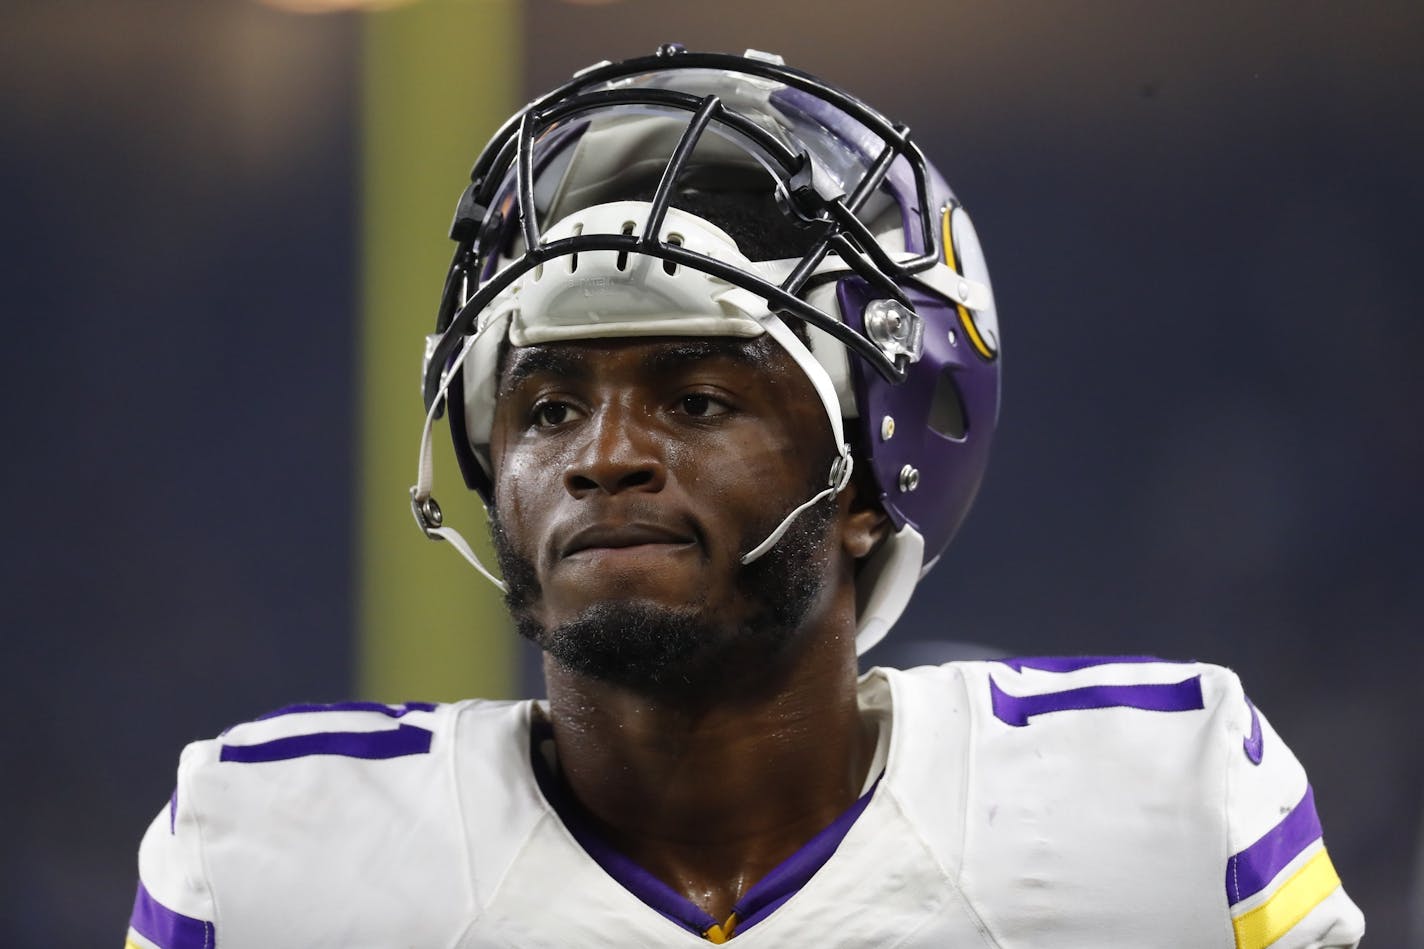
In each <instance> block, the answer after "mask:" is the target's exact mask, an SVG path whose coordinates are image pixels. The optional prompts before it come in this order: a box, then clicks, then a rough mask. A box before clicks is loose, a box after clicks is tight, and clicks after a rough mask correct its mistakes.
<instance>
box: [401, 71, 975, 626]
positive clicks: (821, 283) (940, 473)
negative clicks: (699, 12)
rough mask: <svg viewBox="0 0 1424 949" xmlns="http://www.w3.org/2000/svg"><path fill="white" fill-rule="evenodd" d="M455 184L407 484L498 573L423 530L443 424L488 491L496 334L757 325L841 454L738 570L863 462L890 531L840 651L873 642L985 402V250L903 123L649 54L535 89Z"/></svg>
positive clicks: (961, 511) (834, 100)
mask: <svg viewBox="0 0 1424 949" xmlns="http://www.w3.org/2000/svg"><path fill="white" fill-rule="evenodd" d="M470 177H471V182H470V185H469V186H468V187H467V188H465V190H464V193H463V194H461V196H460V199H459V202H458V205H457V207H456V211H455V217H454V222H453V224H452V226H451V229H450V236H451V238H452V239H453V240H454V241H455V244H456V250H455V255H454V259H453V261H452V263H451V266H450V270H449V275H448V277H447V279H446V282H445V289H444V294H443V296H442V299H441V303H440V309H439V314H438V317H437V320H436V327H435V329H436V332H435V333H434V334H433V335H431V336H430V337H428V338H427V341H426V348H425V367H424V378H423V395H424V401H425V405H426V409H427V415H426V424H425V431H424V433H423V437H422V442H421V460H420V471H419V478H418V481H417V483H416V485H415V486H414V487H413V488H412V489H411V497H412V509H413V511H414V514H415V518H416V522H417V524H418V525H419V526H420V528H421V529H422V530H423V531H424V532H425V533H426V535H427V536H429V537H432V538H439V539H444V540H447V541H450V542H451V543H452V544H453V545H454V546H455V547H456V548H457V549H459V550H460V552H461V553H462V554H463V555H464V556H465V557H466V559H468V560H469V561H470V562H471V563H472V564H474V565H475V566H476V568H477V569H479V570H480V572H481V573H484V574H485V575H486V576H488V577H489V578H490V579H491V580H492V581H494V582H496V583H499V581H498V580H497V579H496V578H495V577H494V576H492V575H491V574H490V573H489V572H488V571H487V570H486V569H485V568H484V567H483V566H482V565H481V564H480V563H479V560H478V558H477V557H475V555H474V554H473V553H472V552H471V551H470V548H469V546H468V545H467V544H466V543H465V542H464V540H463V539H462V538H461V537H460V535H459V534H458V533H457V532H456V531H454V530H453V529H452V528H450V527H449V526H448V525H445V524H444V523H443V519H442V515H441V512H440V508H439V505H438V504H436V502H435V500H434V498H433V497H432V494H431V492H432V490H433V469H432V461H431V449H430V439H431V432H432V426H433V425H434V423H435V422H436V420H437V419H438V418H440V417H441V416H442V415H445V416H446V417H447V418H448V420H449V427H450V432H451V435H452V437H453V440H454V448H455V455H456V458H457V459H458V461H459V464H460V467H461V470H462V472H463V474H464V478H465V482H466V484H467V485H468V486H469V487H471V488H473V489H474V490H475V491H478V492H479V493H480V495H481V497H482V498H483V500H484V501H485V503H486V504H492V503H494V500H495V499H494V497H493V494H492V492H493V487H492V477H491V475H492V472H491V469H490V460H489V453H488V443H489V437H490V425H491V418H492V413H493V406H494V385H495V379H494V377H495V369H496V361H497V359H498V355H499V350H500V347H501V346H502V345H504V344H505V343H506V342H507V343H508V344H510V345H514V346H523V345H532V344H536V343H547V342H552V341H558V340H573V339H587V338H594V337H611V336H678V335H692V336H711V335H733V336H743V337H752V336H757V335H760V334H763V333H766V334H770V335H771V336H772V338H773V339H774V340H775V341H776V342H777V343H779V344H780V345H781V346H782V347H784V348H785V350H786V351H787V353H788V354H789V355H790V356H791V357H792V358H793V359H794V360H795V361H796V363H797V364H798V365H799V366H800V367H801V369H802V370H803V371H804V372H805V373H806V375H807V376H808V377H809V378H810V380H811V382H812V384H813V385H814V386H815V389H816V392H817V393H818V395H819V397H820V399H821V401H822V403H823V404H824V406H825V409H826V414H827V417H828V419H829V421H830V424H831V430H832V432H833V434H834V437H835V444H836V447H837V458H836V461H835V463H834V464H833V466H832V470H831V471H830V472H828V474H827V478H826V487H825V489H824V490H823V491H822V492H821V493H820V494H818V495H816V496H815V497H813V498H811V499H809V500H808V501H807V502H806V503H805V504H803V505H801V506H800V507H798V508H796V509H795V510H794V511H792V512H790V513H789V514H788V515H787V517H786V519H785V520H784V521H783V522H782V524H781V526H780V527H779V528H778V529H777V530H776V531H775V532H774V533H773V534H772V535H771V536H770V537H768V538H767V539H766V540H765V541H764V542H763V543H762V544H760V545H759V546H758V547H757V548H755V549H753V550H751V551H749V552H748V553H747V554H746V555H745V557H744V558H743V562H744V563H745V562H750V561H751V560H753V559H755V558H756V557H758V556H760V555H761V554H763V553H765V551H766V550H768V549H770V548H771V547H772V546H773V545H774V544H775V543H776V541H777V540H778V539H779V538H780V536H781V534H782V532H784V531H785V529H786V528H787V527H788V526H789V524H790V523H791V522H792V520H793V519H794V518H795V517H796V516H797V515H798V514H799V513H801V512H802V511H803V510H805V509H806V508H807V507H809V506H810V505H811V504H813V503H815V502H816V501H819V500H821V499H822V498H825V497H827V496H830V495H832V494H834V493H836V492H838V491H839V490H841V489H842V488H843V487H844V486H845V485H846V484H847V483H848V482H849V480H850V476H851V468H852V463H853V460H854V461H856V463H859V464H861V465H864V466H866V467H867V468H868V469H869V471H870V476H871V478H872V479H873V482H874V486H875V491H876V493H877V494H878V497H879V502H880V504H881V506H882V507H883V508H884V510H885V513H886V514H887V515H888V517H889V520H890V522H891V527H892V530H891V534H890V536H889V537H887V538H886V540H885V541H884V542H883V543H882V544H881V545H880V546H879V547H878V548H877V549H876V551H875V552H873V553H872V554H871V556H870V557H869V558H867V560H866V561H865V562H864V563H862V565H861V568H860V571H859V574H858V576H857V585H858V598H857V602H858V617H857V621H858V625H857V636H856V644H857V648H858V650H859V651H860V652H864V651H865V650H866V649H868V648H869V647H870V646H872V645H873V644H874V643H875V642H876V641H878V640H879V639H880V638H881V637H882V636H883V635H884V634H885V632H886V631H887V630H888V629H889V628H890V625H891V624H892V623H894V621H895V620H896V618H898V617H899V615H900V613H901V611H902V610H903V609H904V607H905V604H906V603H907V602H908V601H909V598H910V595H911V593H912V592H913V590H914V588H915V585H916V583H917V582H918V581H919V579H920V578H921V577H922V576H923V575H924V573H925V572H926V571H928V570H929V569H930V567H932V566H933V565H934V563H935V561H937V560H938V559H939V557H940V554H941V553H942V552H943V551H944V549H945V547H946V546H947V545H948V544H949V541H950V539H951V537H953V535H954V533H955V531H956V530H957V529H958V527H959V524H960V522H961V521H962V520H963V518H964V516H965V514H966V512H967V511H968V509H969V506H970V504H971V503H972V501H973V499H974V495H975V493H976V491H977V489H978V486H979V482H980V479H981V477H982V475H983V472H984V468H985V465H986V464H987V461H988V455H989V444H990V441H991V440H992V436H993V433H994V429H995V425H996V422H997V417H998V408H999V372H1000V362H1001V359H1000V338H999V326H998V319H997V315H996V311H995V307H994V298H993V293H992V290H991V289H990V283H989V273H988V269H987V266H986V264H985V260H984V254H983V251H982V250H981V248H980V245H979V240H978V238H977V236H976V235H975V231H974V226H973V224H972V223H971V222H970V220H969V216H968V214H967V213H966V212H965V210H964V209H963V208H962V207H961V206H960V204H959V202H958V201H957V200H956V199H955V197H954V195H953V193H952V192H951V191H950V189H949V186H948V185H947V184H946V183H945V181H944V179H943V178H941V177H940V175H939V173H938V172H937V171H936V170H935V169H934V168H933V166H931V165H930V164H929V162H928V161H926V159H925V157H924V155H923V154H922V153H921V151H920V149H919V148H918V147H917V145H916V144H915V142H914V141H913V140H912V139H911V137H910V133H909V130H908V129H907V128H906V127H904V126H902V125H896V124H893V123H892V122H890V121H889V120H887V119H886V118H885V117H884V116H882V115H881V114H880V113H879V112H877V111H875V110H874V109H872V108H870V107H869V106H867V105H865V104H864V103H862V102H860V101H859V100H857V99H855V98H854V97H852V96H850V95H848V94H846V93H844V92H842V91H840V90H838V89H836V88H834V87H833V86H830V85H828V84H826V83H824V82H822V81H820V80H818V79H816V78H815V77H813V76H811V75H809V74H807V73H804V72H801V71H799V70H796V69H792V68H789V67H787V66H785V65H784V64H783V63H782V61H781V60H780V58H779V57H776V56H772V55H769V54H765V53H759V52H757V51H754V50H749V51H748V52H747V53H746V55H744V56H734V55H726V54H714V53H694V52H688V51H686V50H684V49H683V48H682V47H680V46H677V45H669V46H664V47H662V48H660V49H659V50H658V51H657V53H656V54H655V55H652V56H646V57H641V58H637V59H631V60H627V61H624V62H620V63H608V62H604V63H599V64H596V65H594V66H591V67H589V68H588V69H585V70H582V71H580V72H579V73H577V74H576V75H575V77H574V78H573V80H572V81H571V82H569V83H567V84H566V85H564V86H562V87H560V88H558V89H556V90H554V91H553V92H551V93H549V94H547V95H545V96H543V97H542V98H539V99H536V100H535V101H534V102H532V103H530V104H529V105H528V106H526V107H525V108H524V109H523V110H521V111H520V112H518V113H517V114H516V115H515V116H513V117H512V118H511V119H510V120H509V121H508V122H506V123H505V125H504V126H503V127H502V128H501V129H500V130H499V131H498V132H497V133H496V134H495V136H494V137H493V138H492V139H491V140H490V142H489V144H488V145H487V146H486V148H485V150H484V151H483V153H482V154H481V155H480V156H479V159H478V160H477V161H476V163H475V166H474V170H473V172H472V173H471V176H470ZM749 202H750V203H749ZM758 202H760V203H758ZM728 204H737V205H740V206H743V207H751V208H753V211H752V212H751V213H752V215H753V220H756V215H758V214H759V215H760V216H761V218H760V219H761V220H762V221H764V222H765V224H766V225H767V226H768V227H773V226H774V227H775V228H778V229H780V230H782V231H783V232H785V233H786V234H789V235H791V238H792V239H791V241H790V244H791V245H794V246H795V247H796V250H795V251H794V255H793V256H789V257H788V256H785V255H782V256H780V257H778V258H777V259H771V260H761V259H752V257H753V256H757V257H760V256H765V254H762V253H753V252H751V251H750V250H749V248H747V247H739V246H738V243H737V240H736V239H734V238H733V237H732V236H730V235H729V234H728V231H727V230H725V229H724V228H723V227H722V226H719V225H720V223H722V222H719V221H717V220H716V214H714V213H713V212H712V211H707V210H705V209H706V208H709V207H710V208H716V207H718V206H725V205H728ZM758 208H759V209H760V210H756V209H758ZM743 239H744V242H745V238H743ZM780 246H781V247H785V246H788V244H787V243H786V242H785V241H783V242H782V244H781V245H780ZM447 407H448V411H447ZM847 433H849V434H847ZM852 444H853V445H854V446H855V450H854V453H852V449H851V447H850V446H851V445H852ZM855 456H858V458H856V457H855Z"/></svg>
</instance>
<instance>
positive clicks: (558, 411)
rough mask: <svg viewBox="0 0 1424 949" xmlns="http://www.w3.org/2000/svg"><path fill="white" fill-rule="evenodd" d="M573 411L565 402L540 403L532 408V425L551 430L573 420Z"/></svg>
mask: <svg viewBox="0 0 1424 949" xmlns="http://www.w3.org/2000/svg"><path fill="white" fill-rule="evenodd" d="M573 416H574V409H573V407H572V406H570V405H569V404H568V403H567V402H555V401H552V400H551V401H548V402H540V403H539V404H538V405H536V406H534V424H535V425H536V426H538V427H539V428H553V427H554V426H556V425H562V424H564V423H565V422H567V421H569V419H571V418H573Z"/></svg>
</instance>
